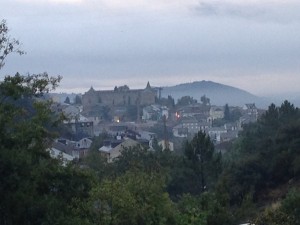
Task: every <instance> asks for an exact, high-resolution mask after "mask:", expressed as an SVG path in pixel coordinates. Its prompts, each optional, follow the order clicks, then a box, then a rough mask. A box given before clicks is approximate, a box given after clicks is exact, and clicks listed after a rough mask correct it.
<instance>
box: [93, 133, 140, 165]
mask: <svg viewBox="0 0 300 225" xmlns="http://www.w3.org/2000/svg"><path fill="white" fill-rule="evenodd" d="M136 146H140V143H139V142H137V141H135V140H132V139H130V138H128V139H125V140H124V141H122V142H121V143H120V144H118V145H117V146H115V147H112V146H111V145H106V146H102V147H101V148H99V151H100V153H101V154H102V155H103V156H105V157H106V158H107V162H109V163H111V162H113V161H114V160H116V159H117V158H118V157H119V156H120V155H121V153H122V151H123V150H124V149H125V148H130V147H136Z"/></svg>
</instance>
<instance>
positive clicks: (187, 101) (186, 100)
mask: <svg viewBox="0 0 300 225" xmlns="http://www.w3.org/2000/svg"><path fill="white" fill-rule="evenodd" d="M195 103H197V100H196V99H194V98H193V97H191V96H183V97H181V98H180V99H178V100H177V106H187V105H191V104H195Z"/></svg>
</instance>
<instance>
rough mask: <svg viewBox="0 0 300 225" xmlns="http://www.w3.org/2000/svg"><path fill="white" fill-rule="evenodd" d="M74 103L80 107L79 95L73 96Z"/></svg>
mask: <svg viewBox="0 0 300 225" xmlns="http://www.w3.org/2000/svg"><path fill="white" fill-rule="evenodd" d="M74 103H75V104H76V105H81V104H82V101H81V97H80V96H79V95H76V96H75V99H74Z"/></svg>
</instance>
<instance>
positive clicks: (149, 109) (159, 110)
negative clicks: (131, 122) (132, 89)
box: [142, 105, 169, 121]
mask: <svg viewBox="0 0 300 225" xmlns="http://www.w3.org/2000/svg"><path fill="white" fill-rule="evenodd" d="M163 117H165V118H166V119H168V118H169V109H168V107H166V106H160V105H149V106H146V107H144V108H143V116H142V119H143V120H144V121H147V120H159V119H161V118H163Z"/></svg>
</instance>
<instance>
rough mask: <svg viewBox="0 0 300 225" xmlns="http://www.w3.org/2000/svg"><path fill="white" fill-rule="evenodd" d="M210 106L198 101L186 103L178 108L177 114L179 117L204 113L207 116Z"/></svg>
mask: <svg viewBox="0 0 300 225" xmlns="http://www.w3.org/2000/svg"><path fill="white" fill-rule="evenodd" d="M209 112H210V106H209V105H202V104H199V103H196V104H192V105H188V106H185V107H182V108H180V109H179V110H178V111H177V114H178V115H179V117H180V118H182V117H193V116H196V115H205V116H206V117H209Z"/></svg>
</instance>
